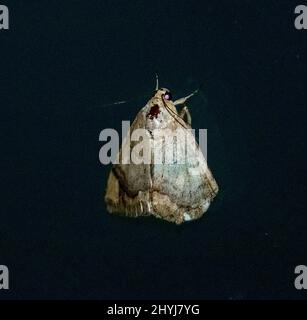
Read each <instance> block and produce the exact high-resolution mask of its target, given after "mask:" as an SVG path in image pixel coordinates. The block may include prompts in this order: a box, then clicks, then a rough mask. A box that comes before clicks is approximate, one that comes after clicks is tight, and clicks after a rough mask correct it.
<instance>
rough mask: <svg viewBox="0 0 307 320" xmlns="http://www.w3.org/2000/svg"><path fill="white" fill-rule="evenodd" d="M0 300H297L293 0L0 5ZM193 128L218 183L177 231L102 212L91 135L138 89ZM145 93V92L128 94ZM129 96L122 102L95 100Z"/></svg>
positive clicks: (302, 193) (299, 199)
mask: <svg viewBox="0 0 307 320" xmlns="http://www.w3.org/2000/svg"><path fill="white" fill-rule="evenodd" d="M1 4H6V5H8V7H9V9H10V30H8V31H3V30H2V31H0V82H1V83H0V98H1V102H0V106H1V118H0V119H1V120H0V121H1V131H2V133H1V140H2V141H1V142H2V144H3V145H4V147H3V148H2V149H1V150H2V152H1V162H2V165H1V185H2V187H1V198H0V199H1V213H0V214H1V216H0V218H1V220H0V221H1V222H0V264H5V265H7V266H8V267H9V269H10V272H11V278H10V286H11V289H10V291H7V292H4V291H2V292H0V297H3V298H17V299H29V298H42V299H46V298H57V299H64V298H78V299H79V298H80V299H84V298H86V299H88V298H94V299H102V298H104V299H111V298H114V299H115V298H121V299H122V298H125V299H128V298H129V299H130V298H131V299H134V298H135V299H136V298H137V299H141V298H142V299H149V298H160V299H164V298H178V299H180V298H182V299H183V298H184V299H189V298H197V299H269V298H273V299H277V298H306V293H304V292H301V291H297V290H296V289H295V288H294V279H295V275H294V268H295V266H296V265H299V264H305V265H306V264H307V248H306V246H307V233H306V225H307V218H306V206H305V203H306V200H305V199H306V188H305V178H306V172H305V170H304V169H305V162H306V150H305V149H306V137H305V136H306V134H305V127H306V101H307V99H306V72H307V64H306V52H307V51H306V37H307V30H306V31H297V30H296V29H295V28H294V18H295V15H294V8H295V6H296V5H298V4H301V3H300V1H298V2H295V1H294V2H292V1H277V0H271V1H251V0H250V1H244V0H241V1H180V0H177V1H161V2H160V1H158V2H157V1H151V2H149V1H98V0H92V1H29V0H27V1H25V0H23V1H22V0H19V1H2V2H1ZM155 71H158V72H159V75H160V81H161V85H162V86H165V87H168V88H170V89H171V90H172V92H173V95H174V97H175V98H178V97H181V96H183V95H185V94H188V93H190V92H192V91H193V90H194V89H195V88H197V87H198V86H199V85H200V84H202V83H203V84H204V86H203V90H202V94H201V95H199V96H196V97H195V98H193V99H191V101H190V102H189V107H190V110H191V113H192V117H193V118H192V124H193V127H194V128H196V129H197V128H207V129H208V162H209V166H210V167H211V169H212V171H213V174H214V176H215V178H216V180H217V182H218V183H219V186H220V193H219V194H218V197H217V198H216V200H215V202H214V203H213V205H212V206H211V208H210V209H209V211H208V213H207V214H206V215H205V216H204V217H203V218H202V219H201V220H199V221H196V222H193V223H189V224H186V225H184V226H181V227H178V226H175V225H172V224H168V223H166V222H162V221H158V220H155V219H151V218H148V219H137V220H131V219H125V218H121V217H117V216H110V215H108V214H107V213H106V208H105V204H104V201H103V196H104V192H105V187H106V178H107V175H108V172H109V170H110V166H108V167H106V166H103V165H101V164H100V163H99V159H98V152H99V149H100V147H101V143H100V142H99V141H98V136H99V133H100V131H101V130H102V129H104V128H116V129H118V130H121V121H122V120H131V121H132V120H133V119H134V117H135V115H136V113H137V112H138V110H139V109H140V108H141V107H142V106H144V104H145V103H146V101H147V100H148V99H149V98H150V95H151V92H152V90H153V89H154V82H155V79H154V73H155ZM144 95H145V97H144ZM122 99H135V100H134V101H133V102H130V103H129V104H126V105H120V106H111V107H105V108H102V107H101V106H102V105H104V104H106V103H109V102H112V101H117V100H122Z"/></svg>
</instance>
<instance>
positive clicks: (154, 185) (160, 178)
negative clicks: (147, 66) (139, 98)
mask: <svg viewBox="0 0 307 320" xmlns="http://www.w3.org/2000/svg"><path fill="white" fill-rule="evenodd" d="M196 92H197V90H196V91H195V92H193V93H192V94H190V95H189V96H186V97H184V98H181V99H178V100H176V101H174V102H173V101H172V96H171V92H170V91H169V90H168V89H165V88H159V81H158V77H157V82H156V89H155V92H154V94H153V97H152V98H151V99H150V100H149V101H148V102H147V104H146V105H145V107H143V108H142V109H141V110H140V111H139V113H138V114H137V116H136V118H135V120H134V121H133V123H132V125H131V127H130V132H129V133H128V135H127V137H126V139H125V140H124V141H123V143H122V147H121V149H120V151H119V153H118V159H122V158H123V150H127V148H128V151H132V149H133V147H135V145H136V143H135V142H133V141H130V139H128V138H131V137H132V135H133V133H134V132H135V131H136V130H137V129H143V130H144V131H145V135H146V136H147V138H148V139H146V141H147V142H145V143H147V144H148V145H150V147H151V148H150V149H149V150H150V151H149V154H150V155H151V156H153V157H155V156H156V155H157V154H158V156H159V154H160V153H161V150H163V151H164V152H165V155H164V157H163V158H162V159H160V160H161V161H160V162H158V163H157V162H155V161H152V162H150V163H118V164H113V167H112V170H111V172H110V175H109V179H108V183H107V191H106V195H105V201H106V204H107V210H108V211H109V212H110V213H118V214H123V215H126V216H129V217H139V216H149V215H153V216H155V217H157V218H161V219H164V220H167V221H169V222H173V223H176V224H181V223H183V222H185V221H190V220H195V219H198V218H200V217H201V216H202V215H203V214H204V213H205V212H206V211H207V210H208V208H209V205H210V203H211V201H212V200H213V198H214V197H215V196H216V194H217V193H218V185H217V183H216V181H215V179H214V177H213V176H212V173H211V171H210V169H209V168H208V166H207V161H206V160H205V158H204V156H203V154H202V151H201V149H200V148H199V146H198V144H197V142H196V140H195V136H194V135H193V133H192V132H191V130H189V129H190V128H191V127H190V124H191V116H190V112H189V110H188V108H187V106H186V101H187V100H188V99H189V98H190V97H192V96H193V95H194V94H195V93H196ZM176 105H183V106H184V108H183V109H182V110H181V111H180V112H178V111H177V108H176ZM163 130H164V131H163ZM165 130H167V137H168V138H172V137H173V136H174V137H175V132H176V133H178V132H181V133H184V135H183V136H180V135H179V136H176V137H177V140H176V139H175V140H176V146H175V151H176V155H177V157H173V158H172V157H171V158H172V160H171V161H168V162H166V161H165V159H166V156H167V154H168V155H170V154H171V155H173V153H174V149H173V150H170V149H171V148H170V147H169V146H170V145H167V144H166V142H165V137H164V138H163V136H162V137H161V135H160V134H157V132H158V133H160V132H161V131H162V132H165ZM178 137H179V138H178ZM127 140H128V141H127ZM131 140H132V139H131ZM143 142H144V141H143ZM172 145H173V144H172ZM172 145H171V146H172ZM158 147H160V149H159V151H158V152H156V151H157V149H158ZM154 154H155V155H154ZM178 155H179V157H181V156H182V158H184V159H185V161H184V162H180V161H178ZM129 157H130V156H129ZM195 159H197V161H196V162H197V165H195Z"/></svg>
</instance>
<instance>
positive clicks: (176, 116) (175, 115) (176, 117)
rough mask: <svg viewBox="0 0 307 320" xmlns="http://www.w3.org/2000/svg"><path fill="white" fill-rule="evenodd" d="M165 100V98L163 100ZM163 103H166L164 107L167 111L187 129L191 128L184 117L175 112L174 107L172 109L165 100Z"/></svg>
mask: <svg viewBox="0 0 307 320" xmlns="http://www.w3.org/2000/svg"><path fill="white" fill-rule="evenodd" d="M162 101H163V100H162ZM163 104H164V107H165V109H166V110H167V112H168V113H169V114H170V115H171V116H172V117H173V118H174V119H175V120H176V121H177V122H178V123H179V124H180V125H181V126H182V127H183V128H185V129H189V128H188V127H187V126H186V122H185V121H184V119H182V118H181V117H180V116H179V115H178V114H177V113H175V112H174V111H173V110H172V109H170V108H169V107H168V106H167V104H166V103H165V102H164V101H163ZM178 118H179V119H180V120H182V121H183V123H182V122H181V121H179V120H178Z"/></svg>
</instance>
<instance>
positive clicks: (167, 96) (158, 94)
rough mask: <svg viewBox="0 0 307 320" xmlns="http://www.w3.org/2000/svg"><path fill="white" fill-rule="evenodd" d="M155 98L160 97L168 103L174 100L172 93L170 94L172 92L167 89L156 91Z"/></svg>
mask: <svg viewBox="0 0 307 320" xmlns="http://www.w3.org/2000/svg"><path fill="white" fill-rule="evenodd" d="M155 97H158V98H160V99H164V100H167V101H172V99H173V97H172V93H171V92H170V90H168V89H166V88H160V89H158V90H156V91H155Z"/></svg>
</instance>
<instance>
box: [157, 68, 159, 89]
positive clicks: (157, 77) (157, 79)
mask: <svg viewBox="0 0 307 320" xmlns="http://www.w3.org/2000/svg"><path fill="white" fill-rule="evenodd" d="M158 89H159V75H158V73H157V72H156V91H157V90H158Z"/></svg>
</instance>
